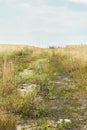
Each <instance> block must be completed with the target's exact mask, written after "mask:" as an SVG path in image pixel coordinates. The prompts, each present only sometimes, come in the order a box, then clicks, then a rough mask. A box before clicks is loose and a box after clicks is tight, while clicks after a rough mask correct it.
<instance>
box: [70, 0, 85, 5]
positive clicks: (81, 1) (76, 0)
mask: <svg viewBox="0 0 87 130" xmlns="http://www.w3.org/2000/svg"><path fill="white" fill-rule="evenodd" d="M69 1H71V2H73V3H79V4H87V0H69Z"/></svg>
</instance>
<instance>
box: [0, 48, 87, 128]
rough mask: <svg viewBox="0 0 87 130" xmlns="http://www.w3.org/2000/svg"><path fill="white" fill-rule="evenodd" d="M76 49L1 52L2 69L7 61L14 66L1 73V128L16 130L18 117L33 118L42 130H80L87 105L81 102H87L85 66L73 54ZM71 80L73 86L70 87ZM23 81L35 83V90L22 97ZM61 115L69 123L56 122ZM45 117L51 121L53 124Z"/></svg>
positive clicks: (86, 68)
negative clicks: (59, 123)
mask: <svg viewBox="0 0 87 130" xmlns="http://www.w3.org/2000/svg"><path fill="white" fill-rule="evenodd" d="M76 51H77V50H73V49H72V52H73V54H72V53H71V51H70V49H69V50H68V48H63V49H61V48H60V49H58V50H57V49H45V50H44V49H40V50H38V52H36V51H35V50H33V49H29V48H24V49H23V50H20V51H14V52H12V53H10V54H7V55H6V54H0V69H1V70H3V66H4V65H5V64H6V66H10V64H9V63H10V61H11V62H12V64H13V68H14V70H11V67H9V68H10V69H8V67H7V71H2V72H1V76H0V110H1V111H3V112H4V115H3V114H0V116H1V117H0V130H15V129H16V128H15V126H16V119H15V118H16V117H17V116H18V117H19V118H22V119H24V120H25V118H27V119H29V120H30V119H33V120H36V121H37V125H39V127H40V129H41V130H53V129H54V130H66V129H68V128H70V129H73V128H75V129H77V130H80V129H81V127H83V126H84V122H81V121H80V120H79V119H80V118H82V119H83V120H85V118H86V115H85V114H86V108H87V106H86V105H83V104H86V103H87V102H86V99H87V96H86V95H87V80H86V78H87V65H86V61H83V60H81V58H80V57H76V55H74V54H76ZM26 71H27V72H26ZM3 75H4V80H3ZM6 75H7V76H6ZM5 78H7V79H5ZM64 78H68V79H69V80H70V81H65V79H64ZM56 82H60V83H56ZM72 82H73V84H74V87H70V83H72ZM66 83H67V85H66ZM24 84H25V86H26V85H27V86H28V85H32V84H35V85H36V86H37V87H36V90H37V92H36V93H35V92H31V93H28V94H27V95H26V96H23V95H22V94H21V93H20V92H19V89H22V90H23V89H24V88H23V85H24ZM81 106H82V107H83V108H81ZM82 109H83V111H82ZM84 113H85V114H84ZM13 115H14V116H13ZM9 117H10V118H9ZM64 118H66V119H68V118H69V119H70V120H71V121H72V124H71V125H69V126H68V125H67V124H64V125H62V126H59V125H58V124H56V121H58V120H59V119H64ZM48 120H53V121H54V123H53V124H55V126H56V127H54V126H53V124H49V123H48ZM85 123H86V121H85ZM80 124H81V125H80Z"/></svg>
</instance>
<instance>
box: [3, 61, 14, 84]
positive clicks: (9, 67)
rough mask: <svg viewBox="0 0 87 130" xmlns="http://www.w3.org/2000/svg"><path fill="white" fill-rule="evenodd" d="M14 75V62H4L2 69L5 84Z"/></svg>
mask: <svg viewBox="0 0 87 130" xmlns="http://www.w3.org/2000/svg"><path fill="white" fill-rule="evenodd" d="M13 74H14V65H13V63H12V61H4V63H3V67H2V75H3V76H2V77H3V82H7V81H8V80H10V79H11V78H12V76H13Z"/></svg>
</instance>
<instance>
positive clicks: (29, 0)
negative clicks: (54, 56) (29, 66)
mask: <svg viewBox="0 0 87 130" xmlns="http://www.w3.org/2000/svg"><path fill="white" fill-rule="evenodd" d="M0 43H12V44H14V43H15V44H28V45H35V46H40V47H48V46H65V45H67V44H79V43H80V44H84V43H87V0H0Z"/></svg>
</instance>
